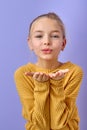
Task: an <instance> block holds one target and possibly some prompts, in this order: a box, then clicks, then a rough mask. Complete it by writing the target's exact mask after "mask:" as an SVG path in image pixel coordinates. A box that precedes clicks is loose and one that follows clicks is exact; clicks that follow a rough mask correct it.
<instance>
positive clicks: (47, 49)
mask: <svg viewBox="0 0 87 130" xmlns="http://www.w3.org/2000/svg"><path fill="white" fill-rule="evenodd" d="M42 52H43V53H45V54H50V53H51V52H52V49H49V48H45V49H42Z"/></svg>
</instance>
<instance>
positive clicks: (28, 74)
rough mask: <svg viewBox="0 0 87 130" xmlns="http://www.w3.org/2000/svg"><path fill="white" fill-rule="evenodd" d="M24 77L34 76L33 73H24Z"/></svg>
mask: <svg viewBox="0 0 87 130" xmlns="http://www.w3.org/2000/svg"><path fill="white" fill-rule="evenodd" d="M25 75H26V76H33V75H34V72H25Z"/></svg>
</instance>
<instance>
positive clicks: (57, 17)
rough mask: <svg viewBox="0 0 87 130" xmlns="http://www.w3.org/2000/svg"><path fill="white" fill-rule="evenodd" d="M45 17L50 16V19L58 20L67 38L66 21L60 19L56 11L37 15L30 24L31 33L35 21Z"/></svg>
mask: <svg viewBox="0 0 87 130" xmlns="http://www.w3.org/2000/svg"><path fill="white" fill-rule="evenodd" d="M43 17H47V18H50V19H53V20H56V21H57V22H58V24H59V26H60V27H61V30H62V33H63V38H65V37H66V36H65V27H64V23H63V21H62V20H61V19H60V17H59V16H58V15H57V14H56V13H51V12H50V13H47V14H42V15H39V16H38V17H36V18H35V19H34V20H33V21H32V22H31V23H30V26H29V35H30V31H31V28H32V25H33V23H34V22H35V21H36V20H38V19H40V18H43Z"/></svg>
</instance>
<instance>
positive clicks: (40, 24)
mask: <svg viewBox="0 0 87 130" xmlns="http://www.w3.org/2000/svg"><path fill="white" fill-rule="evenodd" d="M28 45H29V48H30V49H31V50H32V51H34V53H35V54H36V56H37V62H36V63H35V64H33V63H28V64H26V65H23V66H21V67H20V68H18V69H17V70H16V72H15V83H16V87H17V91H18V94H19V97H20V100H21V103H22V106H23V111H22V114H23V117H24V118H25V119H26V120H27V123H26V125H25V127H26V130H79V115H78V109H77V106H76V99H77V96H78V92H79V89H80V85H81V81H82V76H83V71H82V69H81V68H80V67H79V66H78V65H76V64H73V63H71V62H70V61H68V62H66V63H62V62H60V61H59V60H58V56H59V54H60V52H61V51H63V50H64V48H65V46H66V35H65V28H64V24H63V22H62V20H61V19H60V18H59V16H58V15H57V14H55V13H47V14H43V15H40V16H38V17H37V18H35V19H34V20H33V21H32V23H31V24H30V28H29V35H28Z"/></svg>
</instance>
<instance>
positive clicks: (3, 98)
mask: <svg viewBox="0 0 87 130" xmlns="http://www.w3.org/2000/svg"><path fill="white" fill-rule="evenodd" d="M47 12H56V13H57V14H58V15H59V16H60V17H61V19H62V20H63V22H64V24H65V28H66V34H67V46H66V49H65V51H64V52H62V53H61V55H60V60H61V61H62V62H66V61H72V62H74V63H76V64H78V65H80V66H81V67H82V68H83V71H84V79H83V82H82V85H81V88H80V93H79V96H78V99H77V105H78V109H79V115H80V118H81V122H80V129H81V130H86V129H87V56H86V52H87V0H73V1H72V0H13V1H12V0H0V130H25V128H24V124H25V120H24V119H23V118H22V115H21V111H22V106H21V103H20V101H19V96H18V94H17V91H16V86H15V83H14V72H15V70H16V69H17V68H18V67H19V66H21V65H24V64H26V63H28V62H35V60H36V57H35V55H34V54H33V53H32V52H31V51H30V50H29V49H28V45H27V36H28V27H29V24H30V22H31V21H32V19H33V18H35V17H36V16H38V15H40V14H42V13H47Z"/></svg>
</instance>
